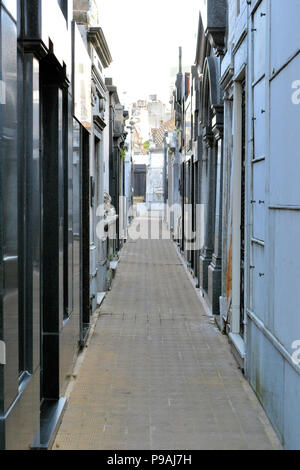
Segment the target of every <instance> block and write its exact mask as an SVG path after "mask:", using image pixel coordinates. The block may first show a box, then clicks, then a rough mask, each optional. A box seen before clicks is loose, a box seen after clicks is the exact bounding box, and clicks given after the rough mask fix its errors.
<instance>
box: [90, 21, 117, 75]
mask: <svg viewBox="0 0 300 470" xmlns="http://www.w3.org/2000/svg"><path fill="white" fill-rule="evenodd" d="M88 39H89V40H90V41H91V43H92V44H93V46H94V47H95V49H96V52H97V54H98V56H99V57H100V59H101V62H102V65H103V67H104V68H106V69H107V67H109V66H110V64H111V63H112V56H111V53H110V50H109V47H108V44H107V42H106V39H105V36H104V33H103V31H102V28H100V27H93V28H90V29H89V30H88Z"/></svg>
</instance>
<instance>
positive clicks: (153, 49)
mask: <svg viewBox="0 0 300 470" xmlns="http://www.w3.org/2000/svg"><path fill="white" fill-rule="evenodd" d="M99 5H100V15H99V16H100V26H101V27H102V29H103V31H104V34H105V37H106V40H107V43H108V46H109V48H110V51H111V54H112V57H113V64H112V65H111V66H110V68H109V69H107V70H106V71H105V75H106V77H109V76H111V77H112V78H113V80H114V84H115V85H117V86H118V89H119V97H120V100H121V102H122V103H123V104H125V105H127V104H130V103H132V102H135V101H136V100H138V99H148V97H149V95H157V96H158V98H159V99H161V100H162V101H163V102H164V103H168V102H169V99H170V88H171V84H172V69H173V76H174V74H175V73H176V71H177V69H178V54H179V52H178V51H179V46H182V48H183V65H188V66H191V65H193V63H194V60H195V56H196V41H197V30H198V19H199V5H200V1H199V0H186V1H185V2H182V0H151V1H146V0H100V2H99Z"/></svg>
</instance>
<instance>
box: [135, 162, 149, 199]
mask: <svg viewBox="0 0 300 470" xmlns="http://www.w3.org/2000/svg"><path fill="white" fill-rule="evenodd" d="M146 177H147V167H146V165H134V197H136V198H142V199H143V201H144V202H145V201H146Z"/></svg>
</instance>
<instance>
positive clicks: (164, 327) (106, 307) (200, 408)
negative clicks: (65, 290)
mask: <svg viewBox="0 0 300 470" xmlns="http://www.w3.org/2000/svg"><path fill="white" fill-rule="evenodd" d="M272 448H277V449H278V448H280V446H279V443H278V440H277V438H276V436H275V433H274V431H273V430H272V428H271V426H270V424H269V421H268V420H267V418H266V415H265V414H264V412H263V410H262V408H261V406H260V405H259V403H258V401H257V399H256V397H255V395H254V394H253V392H252V391H251V389H250V387H249V386H248V384H247V382H246V381H245V379H244V377H243V376H242V374H241V372H240V371H239V370H238V368H237V365H236V363H235V361H234V359H233V357H232V355H231V352H230V349H229V346H228V341H227V338H226V337H224V336H222V335H221V334H220V332H219V331H218V330H217V328H216V326H215V325H214V324H213V322H212V319H211V318H210V317H207V316H206V314H205V311H204V309H203V307H202V304H201V301H200V299H199V297H198V295H197V293H196V291H195V289H194V287H193V286H192V284H191V282H190V280H189V278H188V276H187V273H186V271H185V268H184V267H183V265H182V264H181V261H180V259H179V257H178V255H177V253H176V249H175V247H174V245H173V243H172V242H171V241H170V240H161V241H147V240H139V241H136V242H128V243H127V245H126V246H125V248H124V250H123V253H122V257H121V261H120V264H119V268H118V272H117V275H116V279H115V281H114V286H113V290H112V292H110V293H109V295H108V296H107V298H106V300H105V302H104V304H103V307H102V308H101V312H100V318H99V320H98V323H97V325H96V328H95V332H94V335H93V337H92V339H91V341H90V345H89V348H88V349H87V351H86V355H85V358H84V360H83V363H82V366H81V370H80V372H79V374H78V378H77V381H76V383H75V386H74V391H73V393H72V395H71V399H70V402H69V406H68V409H67V411H66V414H65V417H64V420H63V423H62V426H61V429H60V432H59V434H58V436H57V439H56V442H55V444H54V449H62V450H63V449H75V450H76V449H81V450H86V449H102V450H113V449H118V450H133V449H135V450H136V449H146V450H151V449H155V450H164V449H168V450H177V449H272Z"/></svg>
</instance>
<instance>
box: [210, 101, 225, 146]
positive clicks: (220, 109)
mask: <svg viewBox="0 0 300 470" xmlns="http://www.w3.org/2000/svg"><path fill="white" fill-rule="evenodd" d="M212 111H213V114H214V115H213V118H212V132H213V134H214V137H215V139H216V140H220V139H222V138H223V133H224V106H213V108H212Z"/></svg>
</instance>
